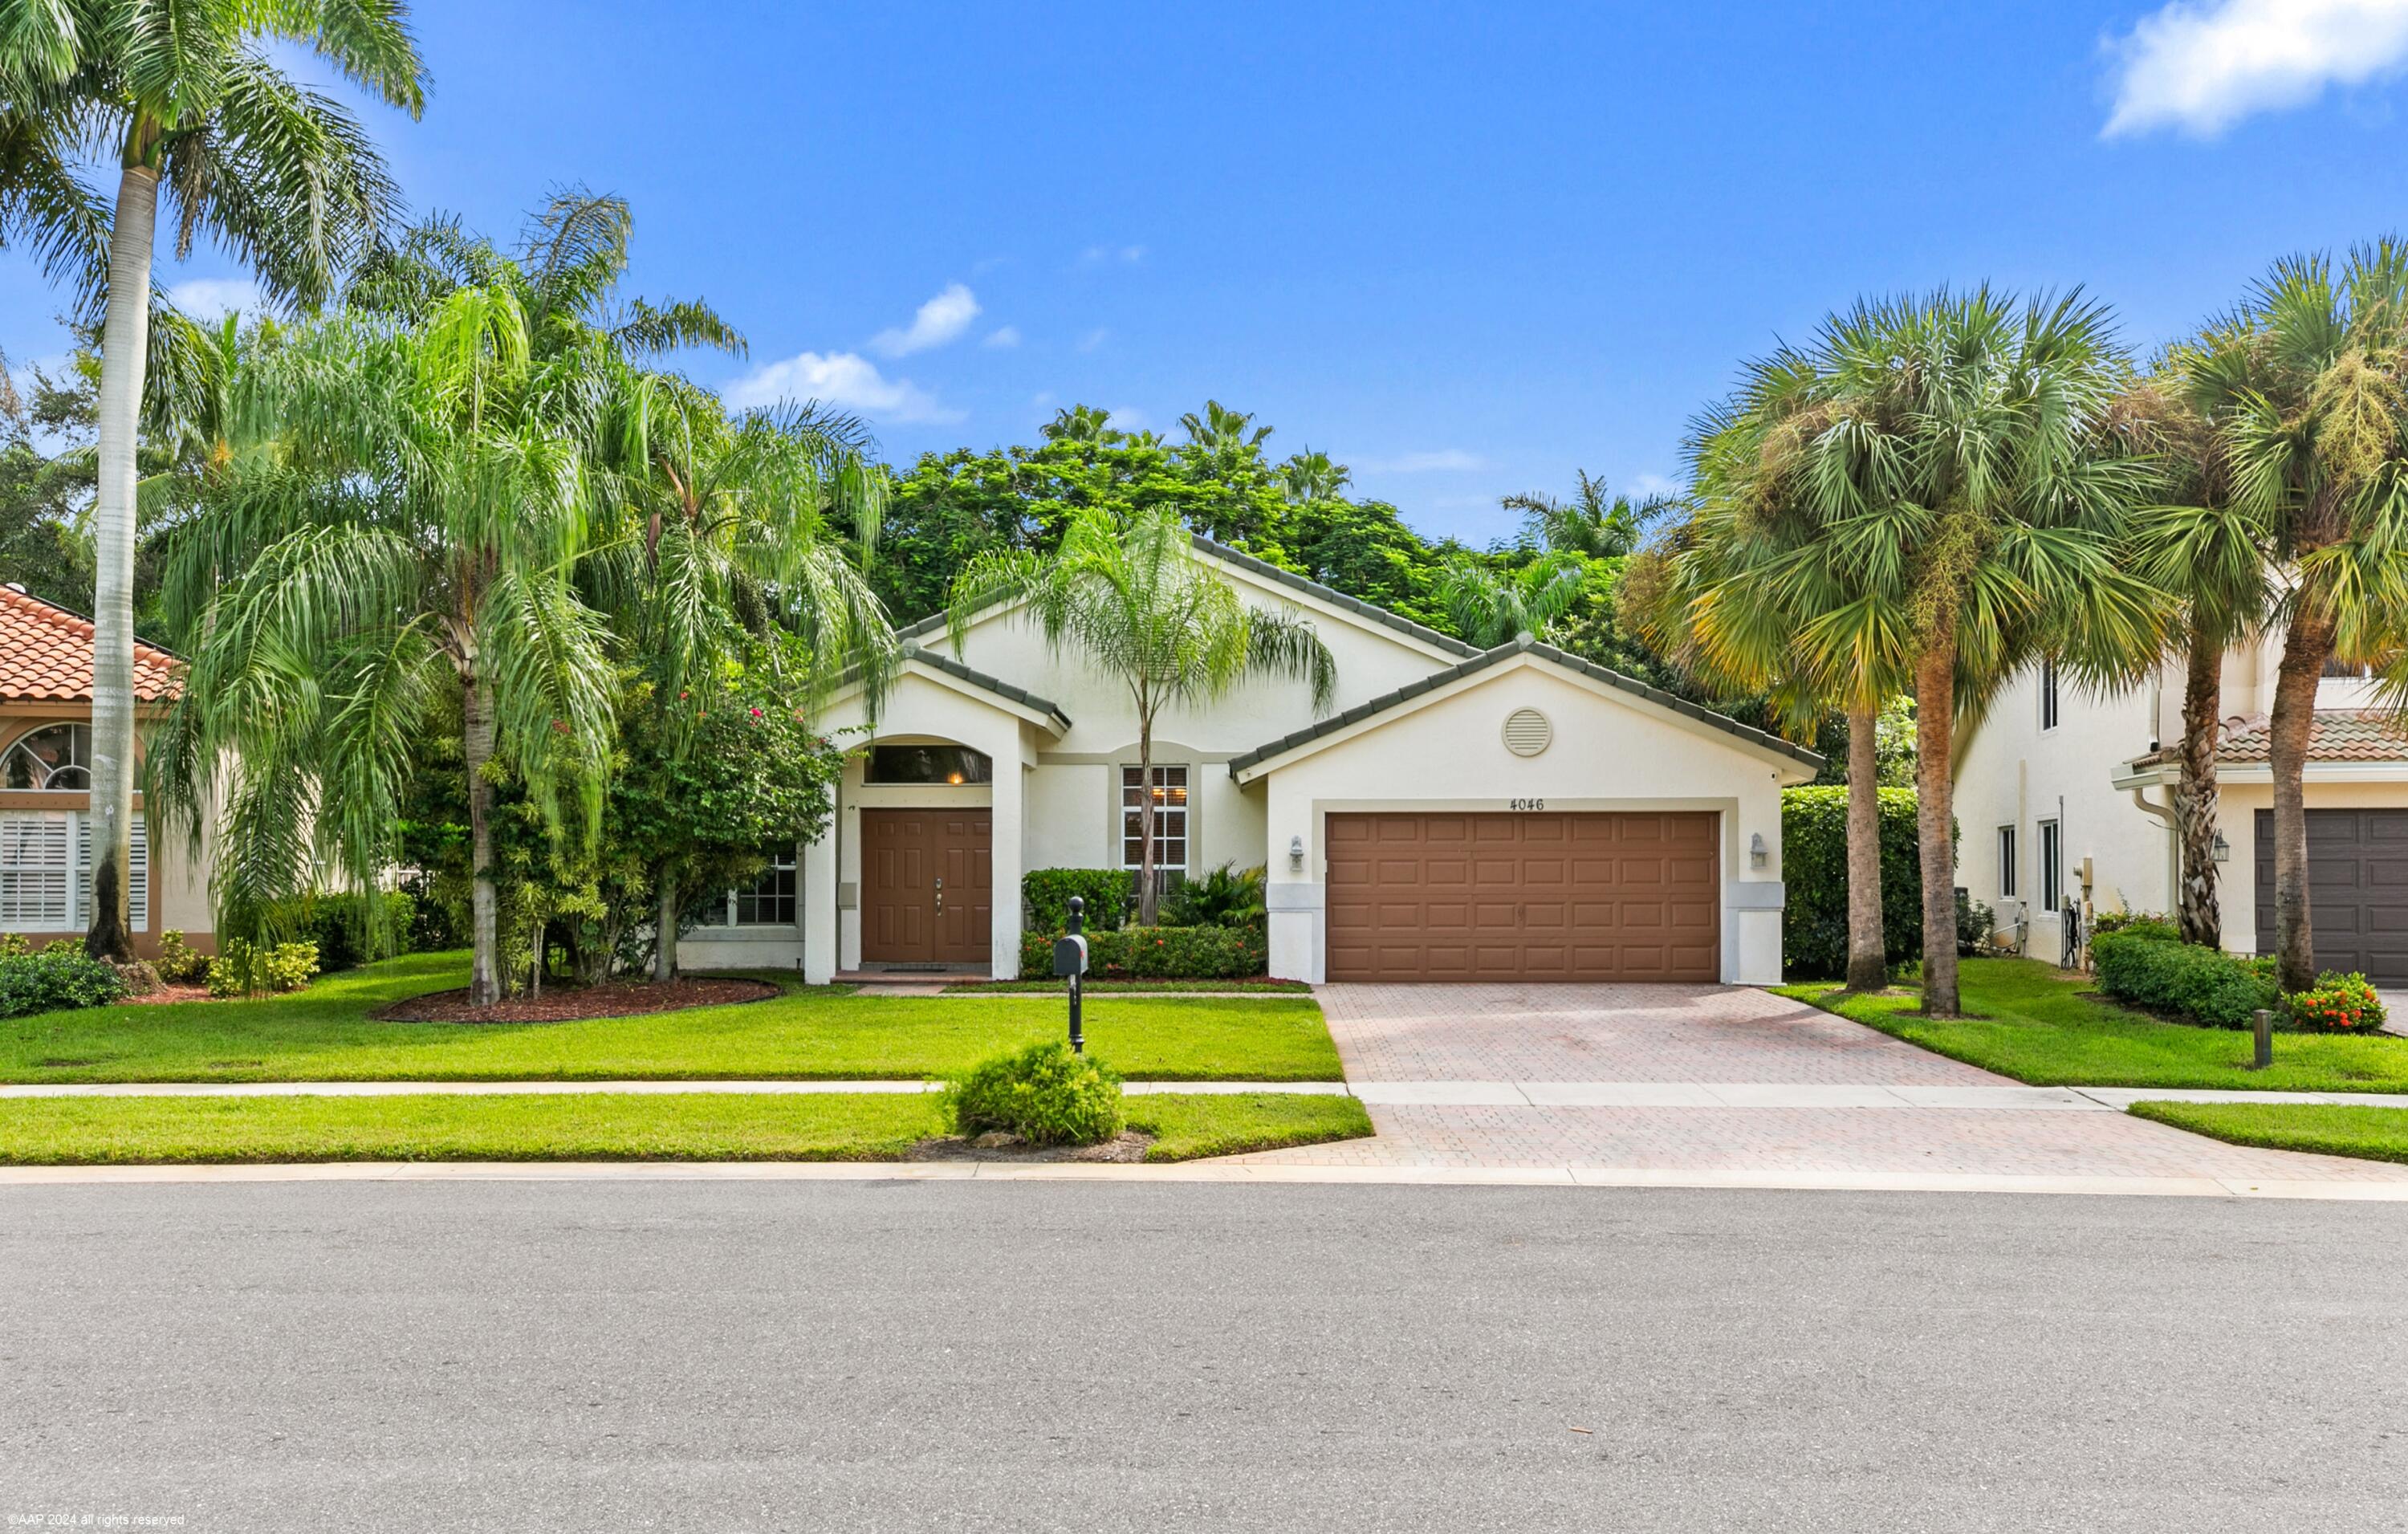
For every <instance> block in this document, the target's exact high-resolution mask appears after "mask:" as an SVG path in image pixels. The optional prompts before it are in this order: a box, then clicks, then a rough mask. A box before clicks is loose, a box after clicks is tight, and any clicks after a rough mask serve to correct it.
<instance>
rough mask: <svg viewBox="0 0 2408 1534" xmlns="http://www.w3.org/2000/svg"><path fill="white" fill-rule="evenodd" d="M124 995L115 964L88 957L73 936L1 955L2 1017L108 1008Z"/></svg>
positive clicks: (123, 982) (0, 1015) (121, 979)
mask: <svg viewBox="0 0 2408 1534" xmlns="http://www.w3.org/2000/svg"><path fill="white" fill-rule="evenodd" d="M124 994H125V980H124V977H122V976H121V975H120V974H118V972H117V968H116V967H115V966H114V965H111V964H108V963H107V962H106V961H104V960H101V959H95V958H89V957H87V956H85V954H84V953H83V951H82V949H81V948H80V947H79V946H78V945H77V944H76V942H75V940H74V939H62V940H60V941H59V942H56V943H53V944H51V945H50V947H48V948H46V949H44V950H42V951H41V952H40V953H10V954H7V955H6V956H0V1017H30V1016H32V1015H33V1014H35V1013H36V1012H61V1011H69V1010H71V1009H74V1008H78V1007H105V1006H107V1005H108V1003H110V1002H112V1001H115V1000H116V999H117V998H118V997H120V996H123V995H124Z"/></svg>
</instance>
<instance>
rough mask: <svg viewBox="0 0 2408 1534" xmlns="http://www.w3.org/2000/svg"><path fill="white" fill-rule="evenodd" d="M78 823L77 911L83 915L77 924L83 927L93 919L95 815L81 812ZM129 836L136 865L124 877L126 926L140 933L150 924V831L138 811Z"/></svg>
mask: <svg viewBox="0 0 2408 1534" xmlns="http://www.w3.org/2000/svg"><path fill="white" fill-rule="evenodd" d="M75 822H76V902H77V903H76V911H77V913H78V914H79V916H80V917H81V920H80V921H79V922H78V923H77V924H76V925H79V926H84V925H90V924H91V921H92V817H91V816H90V815H78V816H77V817H76V818H75ZM128 839H129V840H131V841H132V842H133V844H134V867H133V868H132V869H131V870H129V871H128V873H127V875H126V880H125V925H127V926H128V927H130V928H132V929H133V930H134V931H136V932H141V931H145V930H147V929H148V928H149V927H150V830H149V828H148V827H147V826H145V825H144V824H143V823H142V811H140V810H136V811H135V812H134V825H133V828H132V830H131V832H130V833H129V836H128Z"/></svg>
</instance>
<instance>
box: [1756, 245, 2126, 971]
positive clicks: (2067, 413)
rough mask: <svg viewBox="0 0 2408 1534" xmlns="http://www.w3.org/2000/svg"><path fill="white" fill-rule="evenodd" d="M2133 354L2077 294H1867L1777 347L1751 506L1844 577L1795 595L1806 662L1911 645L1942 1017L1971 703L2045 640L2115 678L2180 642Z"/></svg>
mask: <svg viewBox="0 0 2408 1534" xmlns="http://www.w3.org/2000/svg"><path fill="white" fill-rule="evenodd" d="M2124 371H2125V364H2124V357H2123V353H2122V352H2121V351H2119V350H2118V348H2117V347H2116V345H2115V342H2114V337H2113V334H2112V331H2111V327H2110V322H2109V318H2108V315H2107V313H2106V311H2105V310H2104V309H2102V308H2099V307H2098V306H2096V305H2092V304H2088V303H2085V302H2084V301H2083V300H2082V299H2081V298H2080V297H2079V295H2078V294H2077V295H2072V296H2069V297H2066V298H2064V299H2062V300H2058V301H2056V302H2049V301H2045V300H2043V301H2040V302H2035V303H2032V304H2028V305H2025V306H2017V305H2015V304H2014V303H2013V302H2012V301H2011V300H2009V299H2007V298H2005V297H2003V296H2001V295H1999V294H1993V293H1991V292H1990V291H1989V290H1987V289H1977V290H1975V291H1972V292H1971V293H1964V294H1955V293H1946V292H1942V293H1938V294H1932V295H1930V296H1929V297H1928V298H1924V299H1921V300H1913V301H1908V300H1899V301H1891V302H1886V303H1879V304H1859V305H1858V306H1856V308H1854V309H1852V310H1850V311H1849V312H1847V313H1845V314H1842V315H1838V316H1834V317H1833V318H1832V319H1830V320H1828V321H1827V322H1826V323H1824V325H1823V327H1822V329H1821V330H1820V332H1819V333H1818V335H1817V336H1816V338H1815V340H1814V342H1813V345H1812V346H1811V347H1809V348H1807V349H1806V350H1805V351H1802V352H1799V353H1796V354H1794V355H1785V356H1782V357H1779V358H1776V359H1774V361H1773V362H1772V363H1770V364H1768V365H1766V374H1767V376H1766V380H1765V385H1766V390H1767V394H1768V404H1769V409H1768V410H1767V419H1766V421H1765V422H1764V423H1762V425H1761V427H1760V428H1754V429H1751V430H1749V431H1748V432H1746V433H1745V434H1744V435H1743V437H1742V444H1744V445H1745V446H1747V447H1748V448H1749V450H1750V452H1752V454H1753V456H1752V459H1751V460H1750V461H1749V462H1748V463H1747V464H1746V466H1745V469H1744V472H1745V473H1746V475H1747V476H1748V477H1749V479H1750V480H1752V481H1753V482H1754V483H1755V485H1756V491H1755V501H1756V506H1755V508H1754V509H1753V510H1752V512H1751V516H1752V517H1753V518H1754V520H1755V521H1756V523H1758V524H1759V525H1761V526H1762V527H1763V528H1764V529H1765V532H1766V536H1768V537H1769V538H1770V539H1771V540H1772V541H1773V543H1774V545H1775V546H1776V547H1777V548H1779V549H1783V550H1786V551H1790V552H1792V553H1793V555H1794V558H1795V563H1794V564H1793V565H1792V566H1789V567H1788V569H1787V571H1786V572H1785V573H1786V575H1787V578H1788V579H1789V580H1790V581H1794V582H1796V583H1798V584H1799V586H1801V587H1808V588H1811V587H1812V586H1813V584H1814V583H1815V582H1817V581H1823V580H1826V579H1831V580H1836V581H1839V582H1840V584H1839V585H1838V586H1837V587H1836V588H1835V589H1834V590H1833V591H1832V592H1831V593H1830V597H1831V598H1832V599H1831V601H1830V603H1829V605H1828V608H1825V607H1820V606H1816V607H1804V608H1799V609H1796V610H1798V611H1799V612H1801V613H1807V612H1811V613H1813V619H1812V621H1810V622H1806V623H1804V624H1801V625H1800V627H1799V630H1798V633H1797V638H1796V646H1797V658H1798V670H1799V674H1800V675H1801V676H1802V677H1805V678H1808V679H1823V678H1831V677H1838V676H1844V675H1847V674H1848V673H1849V672H1850V671H1851V670H1852V669H1875V670H1878V669H1880V668H1882V667H1885V666H1886V665H1887V658H1888V657H1890V656H1893V655H1899V654H1905V655H1911V656H1912V659H1913V671H1912V681H1913V684H1914V698H1915V737H1916V738H1915V745H1916V768H1915V777H1916V783H1915V788H1916V801H1917V827H1916V829H1917V837H1918V840H1919V842H1920V844H1921V845H1920V860H1921V864H1922V875H1923V996H1924V1008H1925V1011H1927V1012H1929V1013H1931V1014H1932V1015H1935V1016H1943V1017H1945V1016H1954V1015H1956V1014H1957V1011H1958V995H1957V910H1956V825H1955V815H1954V806H1953V797H1954V796H1953V792H1952V790H1953V786H1954V784H1953V773H1954V770H1955V748H1956V729H1957V720H1958V719H1959V718H1960V717H1964V718H1969V719H1977V718H1979V716H1980V714H1981V712H1982V710H1984V709H1985V707H1986V706H1987V704H1988V702H1989V700H1990V699H1991V697H1992V696H1993V695H1995V694H1996V692H1997V690H1998V688H1999V687H2000V685H2001V684H2002V683H2003V682H2004V681H2006V680H2007V679H2008V678H2009V677H2011V676H2012V675H2014V673H2015V672H2016V671H2017V670H2018V669H2020V668H2021V667H2024V666H2025V665H2027V664H2028V663H2029V662H2031V661H2032V660H2034V659H2036V658H2039V657H2042V656H2049V657H2051V658H2053V659H2055V660H2057V661H2058V662H2059V663H2061V664H2062V665H2063V666H2064V667H2066V668H2067V670H2068V671H2069V673H2070V674H2071V675H2072V676H2074V677H2075V678H2076V679H2077V680H2081V681H2093V682H2104V681H2109V680H2120V679H2121V678H2122V677H2124V676H2125V675H2126V674H2127V673H2128V667H2129V665H2130V660H2129V657H2131V656H2132V655H2134V654H2139V653H2149V652H2153V650H2154V648H2155V647H2156V646H2157V645H2158V644H2159V643H2160V642H2161V639H2160V636H2161V634H2162V625H2163V622H2164V619H2163V615H2162V611H2161V609H2162V602H2161V600H2160V599H2159V598H2158V597H2157V595H2156V594H2155V593H2154V592H2153V591H2151V590H2150V588H2148V587H2147V585H2146V584H2145V583H2144V582H2143V581H2140V580H2139V579H2138V578H2137V577H2136V576H2134V575H2132V574H2131V573H2129V572H2128V571H2127V570H2126V569H2124V568H2123V567H2122V566H2121V565H2120V564H2119V560H2118V555H2119V554H2120V553H2121V552H2122V551H2123V548H2124V544H2123V539H2124V537H2125V533H2126V522H2127V512H2128V509H2129V508H2130V507H2131V506H2133V505H2134V504H2136V503H2138V502H2139V501H2141V500H2142V499H2143V498H2144V495H2143V491H2144V488H2145V478H2144V475H2143V467H2142V466H2141V465H2140V464H2139V463H2138V461H2137V460H2135V459H2133V458H2132V457H2131V456H2130V455H2129V454H2128V453H2127V452H2121V451H2120V450H2119V447H2118V445H2117V444H2116V442H2115V441H2114V438H2113V436H2112V434H2111V433H2110V432H2109V431H2108V430H2107V429H2106V422H2107V415H2108V410H2109V407H2110V406H2111V404H2112V402H2113V400H2114V395H2115V393H2116V390H2117V388H2118V386H2119V385H2120V383H2121V382H2122V380H2123V376H2124ZM1742 444H1734V445H1742ZM1809 546H1819V547H1816V548H1814V549H1813V552H1806V551H1808V549H1809ZM1827 572H1828V573H1827ZM1846 700H1847V701H1850V702H1854V703H1858V704H1861V701H1862V700H1861V698H1860V697H1849V698H1847V699H1846ZM1858 711H1859V720H1858V721H1857V723H1858V724H1861V723H1863V721H1862V719H1861V710H1860V709H1859V710H1858ZM1864 733H1865V734H1866V735H1867V736H1871V733H1872V732H1871V730H1866V731H1864ZM1852 775H1853V773H1852Z"/></svg>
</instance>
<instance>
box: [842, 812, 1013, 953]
mask: <svg viewBox="0 0 2408 1534" xmlns="http://www.w3.org/2000/svg"><path fill="white" fill-rule="evenodd" d="M994 825H995V822H994V819H993V817H992V816H990V815H989V814H988V812H987V811H986V810H863V811H862V812H861V960H862V962H863V963H864V964H985V963H988V962H990V960H991V959H992V957H993V955H994V953H995V943H994V933H995V891H994V882H995V881H994V876H993V871H992V868H991V852H992V848H993V846H994V839H995V838H994Z"/></svg>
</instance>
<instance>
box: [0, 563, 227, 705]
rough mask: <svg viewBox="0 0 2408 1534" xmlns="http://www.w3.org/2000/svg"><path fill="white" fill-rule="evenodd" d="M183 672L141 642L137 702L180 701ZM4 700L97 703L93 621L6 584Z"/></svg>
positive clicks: (1, 590) (1, 623)
mask: <svg viewBox="0 0 2408 1534" xmlns="http://www.w3.org/2000/svg"><path fill="white" fill-rule="evenodd" d="M181 668H182V663H181V662H179V661H178V660H177V659H176V657H175V656H173V655H171V654H169V653H167V652H165V651H164V650H159V649H154V648H153V647H151V646H150V645H147V644H142V643H139V642H137V643H136V645H135V646H134V696H135V698H136V701H138V702H142V703H159V702H164V701H165V700H166V699H168V698H171V697H174V696H175V695H176V692H177V689H178V687H179V676H178V673H179V671H180V670H181ZM0 699H6V700H7V701H10V702H18V701H36V702H57V703H89V702H90V701H92V620H91V619H89V618H87V617H85V616H84V615H83V614H82V613H80V612H72V611H69V610H68V609H65V608H63V607H60V606H58V605H56V604H55V603H51V602H45V601H43V600H42V599H41V598H40V597H38V596H35V595H31V594H29V593H26V592H22V591H19V590H18V589H17V588H15V587H14V586H0Z"/></svg>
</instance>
